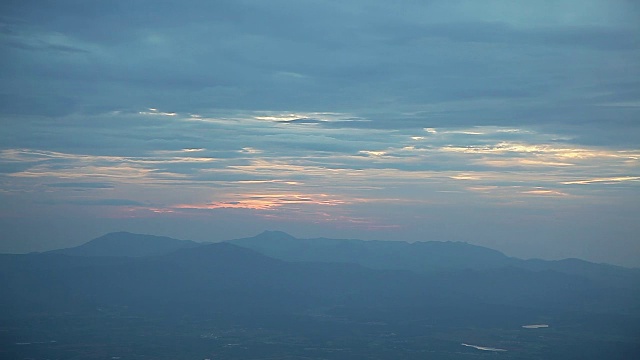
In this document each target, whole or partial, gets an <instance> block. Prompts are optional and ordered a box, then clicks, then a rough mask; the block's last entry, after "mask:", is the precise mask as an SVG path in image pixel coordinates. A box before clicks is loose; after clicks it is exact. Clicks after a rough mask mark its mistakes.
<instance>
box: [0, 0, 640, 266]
mask: <svg viewBox="0 0 640 360" xmlns="http://www.w3.org/2000/svg"><path fill="white" fill-rule="evenodd" d="M0 122H1V126H2V130H1V131H0V234H2V235H0V252H18V253H19V252H30V251H44V250H50V249H55V248H61V247H68V246H75V245H78V244H81V243H83V242H86V241H88V240H90V239H92V238H95V237H98V236H100V235H102V234H104V233H107V232H111V231H121V230H124V231H131V232H138V233H146V234H154V235H165V236H172V237H176V238H180V239H191V240H196V241H222V240H228V239H233V238H241V237H247V236H253V235H255V234H257V233H259V232H261V231H263V230H282V231H286V232H288V233H290V234H292V235H294V236H296V237H300V238H312V237H330V238H358V239H365V240H369V239H379V240H404V241H430V240H438V241H465V242H468V243H472V244H477V245H482V246H488V247H491V248H494V249H497V250H500V251H503V252H505V253H506V254H507V255H510V256H517V257H522V258H533V257H536V258H545V259H560V258H567V257H577V258H583V259H587V260H590V261H596V262H609V263H614V264H618V265H624V266H640V235H638V234H640V221H638V218H639V214H640V160H639V159H640V3H638V2H636V1H624V0H571V1H563V0H554V1H543V0H536V1H519V2H514V1H491V0H488V1H475V0H470V1H457V0H447V1H423V0H421V1H417V0H401V1H396V2H391V1H382V0H366V1H365V0H339V1H338V0H270V1H260V0H255V1H252V0H229V1H227V0H216V1H191V0H190V1H162V0H129V1H99V0H96V1H79V0H73V1H72V0H55V1H43V0H40V1H29V0H20V1H8V0H7V1H2V2H1V3H0Z"/></svg>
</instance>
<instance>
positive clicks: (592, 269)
mask: <svg viewBox="0 0 640 360" xmlns="http://www.w3.org/2000/svg"><path fill="white" fill-rule="evenodd" d="M229 242H230V243H232V244H236V245H240V246H242V247H246V248H249V249H253V250H256V251H258V252H260V253H262V254H265V255H267V256H270V257H274V258H277V259H281V260H285V261H297V262H338V263H352V264H358V265H362V266H365V267H368V268H372V269H389V270H410V271H415V272H419V273H429V272H434V271H453V270H465V269H471V270H489V269H498V268H504V267H513V268H520V269H525V270H532V271H555V272H560V273H565V274H568V275H578V276H584V277H587V278H589V279H591V280H597V281H601V282H604V283H607V284H610V285H611V284H616V285H620V286H625V287H629V286H633V285H634V284H637V283H640V269H626V268H622V267H619V266H614V265H608V264H595V263H591V262H588V261H584V260H579V259H564V260H540V259H533V260H522V259H517V258H512V257H508V256H506V255H505V254H503V253H501V252H499V251H497V250H493V249H489V248H486V247H482V246H477V245H472V244H468V243H464V242H450V241H448V242H441V241H427V242H414V243H408V242H404V241H365V240H352V239H327V238H315V239H298V238H295V237H293V236H291V235H289V234H287V233H284V232H282V231H265V232H263V233H261V234H258V235H256V236H253V237H250V238H242V239H235V240H230V241H229Z"/></svg>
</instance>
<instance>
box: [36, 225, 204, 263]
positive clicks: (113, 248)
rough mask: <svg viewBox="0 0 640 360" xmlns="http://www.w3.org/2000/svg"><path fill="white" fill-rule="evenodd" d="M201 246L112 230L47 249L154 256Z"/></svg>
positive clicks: (50, 252)
mask: <svg viewBox="0 0 640 360" xmlns="http://www.w3.org/2000/svg"><path fill="white" fill-rule="evenodd" d="M198 246H201V244H200V243H197V242H194V241H190V240H177V239H172V238H170V237H165V236H154V235H142V234H132V233H129V232H124V231H122V232H113V233H109V234H106V235H103V236H101V237H99V238H96V239H93V240H91V241H89V242H87V243H85V244H82V245H80V246H77V247H72V248H67V249H60V250H53V251H48V252H47V253H49V254H65V255H75V256H129V257H142V256H155V255H162V254H168V253H171V252H174V251H176V250H178V249H184V248H193V247H198Z"/></svg>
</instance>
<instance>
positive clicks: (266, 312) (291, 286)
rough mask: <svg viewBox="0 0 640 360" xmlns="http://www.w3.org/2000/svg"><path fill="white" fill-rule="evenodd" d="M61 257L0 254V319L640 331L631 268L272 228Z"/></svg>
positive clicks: (125, 238)
mask: <svg viewBox="0 0 640 360" xmlns="http://www.w3.org/2000/svg"><path fill="white" fill-rule="evenodd" d="M156 241H157V243H156ZM298 241H299V243H298ZM234 243H245V245H246V244H257V245H255V247H256V248H260V249H263V251H272V252H273V253H279V254H285V255H287V256H291V257H292V259H295V260H297V261H284V260H282V259H276V258H274V257H270V256H267V255H264V254H262V253H260V252H259V251H257V250H252V249H249V248H247V247H242V246H240V245H235V244H234ZM160 244H161V245H160ZM258 245H259V246H258ZM172 248H173V249H174V250H173V251H171V250H170V249H172ZM273 249H276V250H277V251H276V250H273ZM65 251H66V252H67V253H60V252H49V253H42V254H21V255H15V254H4V255H0V289H2V291H0V320H3V321H4V320H7V321H14V322H15V323H20V322H21V321H23V320H24V319H32V318H34V317H39V316H40V317H45V318H51V319H62V320H60V321H65V320H64V319H70V318H76V319H77V318H82V319H88V320H87V321H91V319H102V320H101V321H110V320H109V319H115V318H122V319H129V318H130V319H134V318H135V319H145V318H162V319H186V318H189V319H197V321H208V322H209V323H210V324H212V325H214V324H219V323H221V322H226V323H228V324H232V325H234V326H235V325H237V324H244V326H245V327H247V328H253V329H258V328H260V327H261V326H262V322H263V321H266V322H268V323H269V324H270V325H269V326H272V327H277V328H281V329H288V330H287V331H293V332H295V331H297V330H295V329H297V328H296V327H298V326H303V327H304V329H305V331H308V330H312V329H314V327H320V328H322V326H324V325H323V324H335V325H336V326H337V328H345V327H346V328H349V329H351V330H353V331H355V332H359V331H361V329H363V328H361V326H363V325H362V324H374V323H384V324H404V325H403V326H408V327H411V326H412V325H411V324H413V323H414V322H415V321H418V322H419V324H422V325H420V326H419V327H416V328H415V331H418V333H422V332H424V331H429V329H430V326H436V327H439V328H443V327H445V328H446V327H470V328H504V329H519V328H520V327H521V326H522V325H523V324H531V323H533V324H535V323H537V322H538V321H544V322H543V323H544V324H549V323H551V324H552V326H565V327H567V326H579V327H580V328H587V329H593V331H598V332H605V333H612V334H635V333H640V282H638V281H635V282H634V281H631V282H629V281H618V280H615V281H609V282H608V281H605V280H606V279H616V277H617V276H619V275H620V274H625V275H624V276H627V277H628V278H633V277H634V276H635V274H636V273H635V272H634V271H635V270H632V269H624V268H617V267H608V266H604V265H602V266H600V265H597V264H591V263H587V262H582V261H576V260H567V261H560V262H545V261H525V260H518V261H516V262H515V263H516V264H525V265H523V266H528V267H530V268H529V269H527V268H524V267H516V266H514V265H512V264H511V263H510V262H511V261H513V259H511V258H508V257H506V256H504V255H503V254H501V253H499V252H495V251H493V250H490V249H485V248H482V247H477V246H473V245H469V244H464V243H438V242H434V243H415V244H408V243H402V242H397V243H396V242H391V241H389V242H384V241H378V242H365V241H359V240H332V239H311V240H300V239H295V238H293V237H291V236H290V235H288V234H285V233H281V232H265V233H263V234H260V235H258V236H257V237H255V238H250V239H241V240H236V241H232V242H222V243H212V244H199V243H194V242H188V241H187V242H184V241H180V240H175V239H169V238H161V237H153V236H149V235H135V234H128V233H115V234H107V235H105V236H104V237H101V238H98V239H96V240H92V241H90V242H89V243H87V244H85V245H82V246H80V247H78V248H72V249H65ZM287 251H289V252H287ZM305 251H309V252H312V254H305ZM154 253H155V255H154ZM385 253H386V254H387V258H385V257H384V254H385ZM116 254H119V255H120V256H116ZM305 256H306V257H305ZM302 259H305V260H313V261H301V260H302ZM321 260H322V261H321ZM421 262H425V263H426V265H423V264H422V263H421ZM403 264H408V265H407V266H402V265H403ZM469 264H471V265H472V266H468V265H469ZM492 264H494V265H492ZM495 264H502V265H501V266H497V265H495ZM369 266H370V267H374V268H370V267H369ZM550 267H556V268H557V269H555V270H554V269H549V268H550ZM431 269H437V270H438V271H431ZM416 270H418V271H416ZM424 270H427V271H424ZM585 274H588V276H587V275H585ZM635 279H636V280H637V277H635ZM75 315H77V317H74V316H75ZM105 319H106V320H105ZM180 321H181V320H180ZM96 324H99V322H98V323H96ZM301 324H304V325H301ZM309 324H313V325H309ZM563 324H564V325H563ZM96 326H99V325H96ZM367 326H369V325H367ZM425 326H427V327H425ZM314 331H315V330H314ZM34 333H35V330H34Z"/></svg>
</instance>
